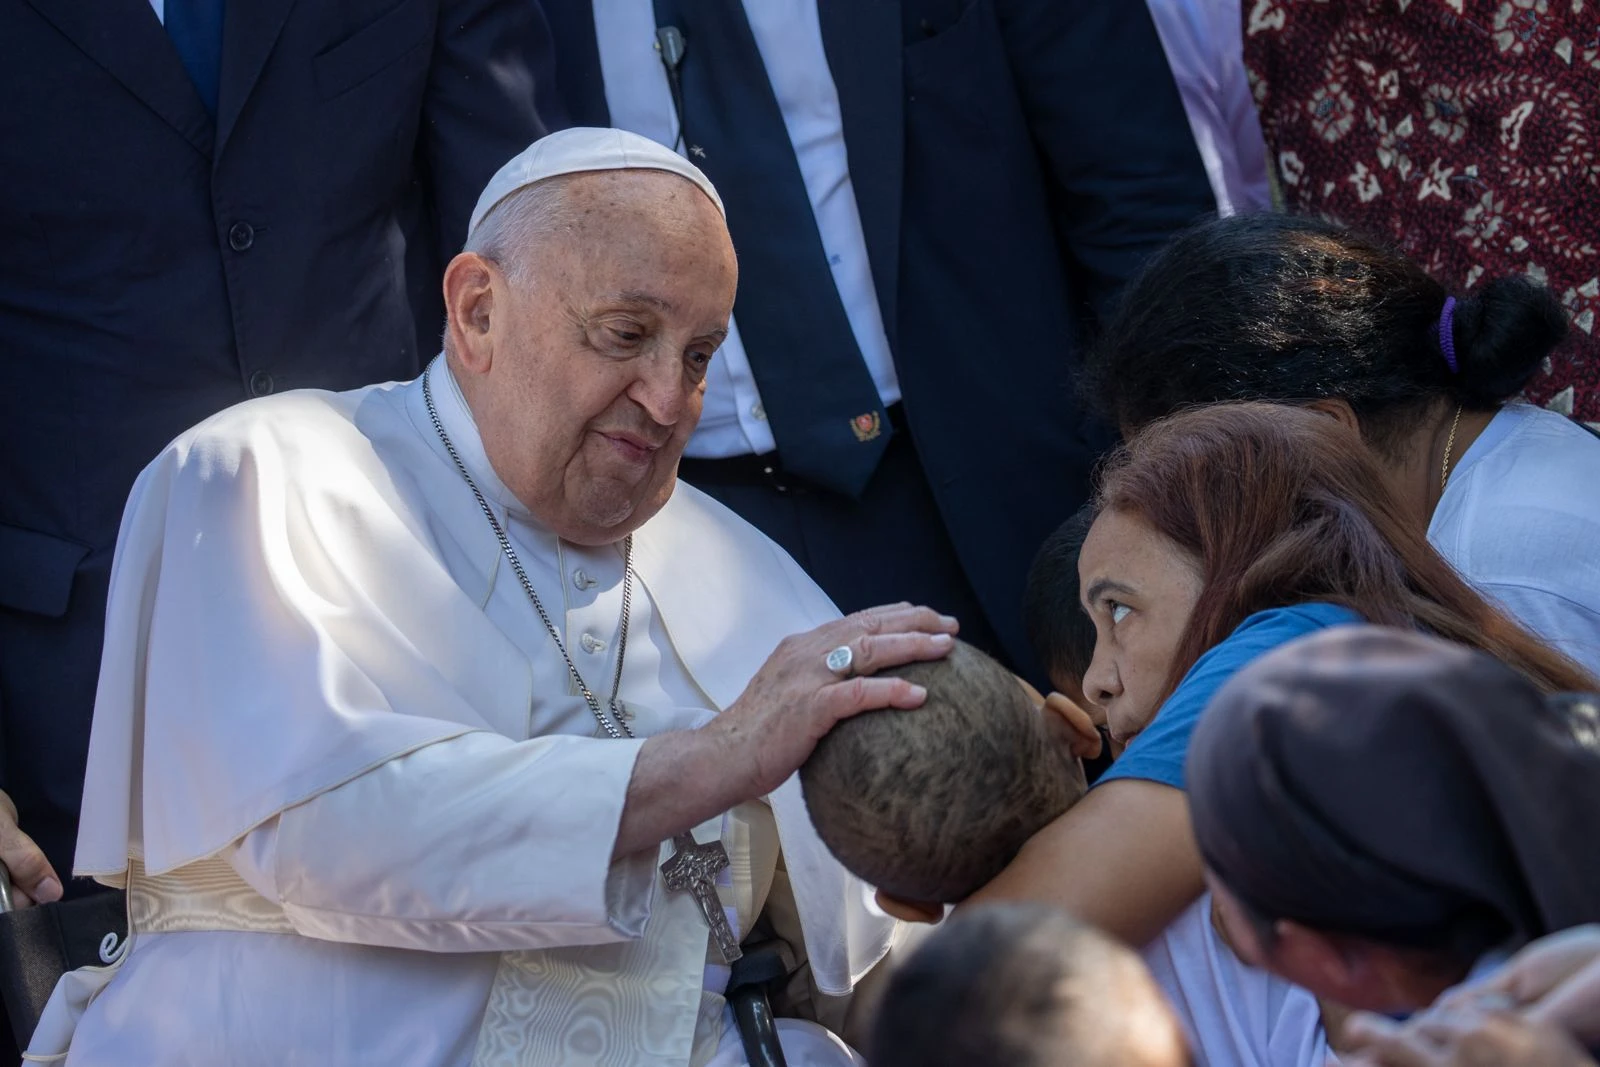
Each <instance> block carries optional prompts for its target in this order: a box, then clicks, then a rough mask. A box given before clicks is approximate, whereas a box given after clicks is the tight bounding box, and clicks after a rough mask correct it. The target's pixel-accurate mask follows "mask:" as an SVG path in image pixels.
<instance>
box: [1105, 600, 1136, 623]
mask: <svg viewBox="0 0 1600 1067" xmlns="http://www.w3.org/2000/svg"><path fill="white" fill-rule="evenodd" d="M1106 603H1107V604H1108V605H1110V607H1111V624H1112V625H1113V626H1115V625H1116V624H1117V623H1119V622H1121V621H1122V620H1123V619H1126V618H1127V617H1128V613H1129V612H1130V611H1132V610H1133V609H1132V608H1130V607H1128V605H1126V604H1119V603H1117V602H1116V601H1115V600H1108V601H1106Z"/></svg>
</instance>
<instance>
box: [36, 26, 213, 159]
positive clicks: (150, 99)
mask: <svg viewBox="0 0 1600 1067" xmlns="http://www.w3.org/2000/svg"><path fill="white" fill-rule="evenodd" d="M27 2H28V3H29V4H31V5H32V6H33V8H34V9H35V10H36V11H38V12H39V14H41V15H43V16H44V17H45V18H46V19H48V20H49V21H50V23H51V24H52V25H54V26H55V28H56V29H58V30H60V31H61V32H62V33H63V34H65V35H66V37H67V38H68V39H69V40H71V41H72V43H73V44H75V45H77V46H78V48H79V49H81V50H82V51H83V53H84V54H85V55H87V56H88V57H89V58H90V59H92V60H94V61H95V62H96V63H98V64H100V66H102V67H104V68H105V69H106V71H107V72H108V73H109V74H110V75H111V76H112V77H113V78H115V79H117V81H119V82H121V83H122V85H123V87H124V88H126V89H127V90H128V91H129V92H130V93H132V94H133V95H134V96H136V97H138V98H139V100H140V101H141V102H142V103H144V104H145V106H147V107H148V108H150V110H152V111H154V112H155V113H156V114H157V115H159V116H161V118H162V120H163V121H165V122H166V123H167V125H169V126H171V127H172V128H173V129H174V130H176V131H177V132H178V133H179V134H181V135H182V136H183V139H184V140H186V141H188V142H189V143H190V144H191V145H193V146H194V149H195V151H197V152H199V153H200V154H201V155H204V156H210V155H211V145H212V126H211V116H210V115H208V114H206V108H205V104H203V103H201V101H200V94H199V93H198V92H196V91H195V88H194V83H193V82H191V81H190V80H189V75H188V74H187V73H186V72H185V71H184V69H183V63H182V62H180V61H179V59H178V52H177V49H175V48H173V46H172V40H171V38H169V37H168V36H167V34H166V31H165V30H163V29H162V28H161V23H160V21H159V20H158V19H157V18H156V14H155V11H153V10H152V9H151V7H150V4H149V2H148V0H113V2H111V3H104V4H85V3H82V2H81V0H27Z"/></svg>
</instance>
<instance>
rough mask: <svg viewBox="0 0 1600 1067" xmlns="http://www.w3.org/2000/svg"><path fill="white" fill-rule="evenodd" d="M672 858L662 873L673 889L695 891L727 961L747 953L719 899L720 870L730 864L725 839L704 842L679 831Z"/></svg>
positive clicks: (665, 864)
mask: <svg viewBox="0 0 1600 1067" xmlns="http://www.w3.org/2000/svg"><path fill="white" fill-rule="evenodd" d="M672 845H673V848H674V849H676V851H674V852H673V853H672V856H671V858H670V859H668V860H667V862H665V863H663V864H662V865H661V876H662V878H663V879H664V880H665V881H666V883H667V888H668V889H670V890H672V891H673V892H681V891H683V890H685V889H687V890H688V891H689V892H691V893H693V894H694V899H695V903H697V904H699V905H700V913H701V914H702V915H704V916H705V919H706V925H707V926H709V927H711V939H712V940H713V941H715V942H716V943H717V951H718V952H719V953H721V954H722V962H723V963H732V962H733V961H734V960H736V959H738V958H739V957H740V956H743V955H744V950H743V949H742V948H740V947H739V939H738V938H737V937H736V936H734V933H733V927H731V926H729V925H728V914H727V912H725V911H723V910H722V901H721V900H719V899H717V882H716V878H717V872H718V871H721V870H722V869H723V868H724V867H726V866H727V865H728V850H727V849H725V848H723V847H722V842H721V841H714V842H712V843H711V844H709V845H702V844H699V843H698V842H696V841H695V839H694V837H693V835H691V834H679V835H678V836H676V837H674V838H673V839H672Z"/></svg>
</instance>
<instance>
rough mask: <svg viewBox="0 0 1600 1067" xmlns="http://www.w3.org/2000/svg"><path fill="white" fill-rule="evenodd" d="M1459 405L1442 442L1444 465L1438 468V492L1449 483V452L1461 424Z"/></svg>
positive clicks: (1454, 443)
mask: <svg viewBox="0 0 1600 1067" xmlns="http://www.w3.org/2000/svg"><path fill="white" fill-rule="evenodd" d="M1461 407H1462V406H1461V405H1460V404H1457V405H1456V417H1455V418H1453V419H1451V420H1450V437H1449V438H1448V439H1447V440H1446V441H1445V443H1444V465H1443V466H1442V467H1440V468H1439V492H1440V493H1441V494H1443V493H1444V487H1445V486H1447V485H1449V484H1450V453H1451V452H1453V451H1454V450H1455V447H1456V427H1457V426H1460V425H1461Z"/></svg>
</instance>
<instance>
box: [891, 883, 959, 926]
mask: <svg viewBox="0 0 1600 1067" xmlns="http://www.w3.org/2000/svg"><path fill="white" fill-rule="evenodd" d="M874 899H876V900H877V902H878V908H879V910H880V911H882V912H883V913H884V914H885V915H889V916H892V917H893V918H896V919H899V920H900V921H901V922H908V923H936V922H940V921H941V920H943V919H944V905H943V904H930V903H928V902H927V901H923V900H901V899H900V898H899V897H896V896H891V895H889V894H888V893H885V892H884V891H883V890H881V889H880V890H878V891H877V892H876V893H875V894H874Z"/></svg>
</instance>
